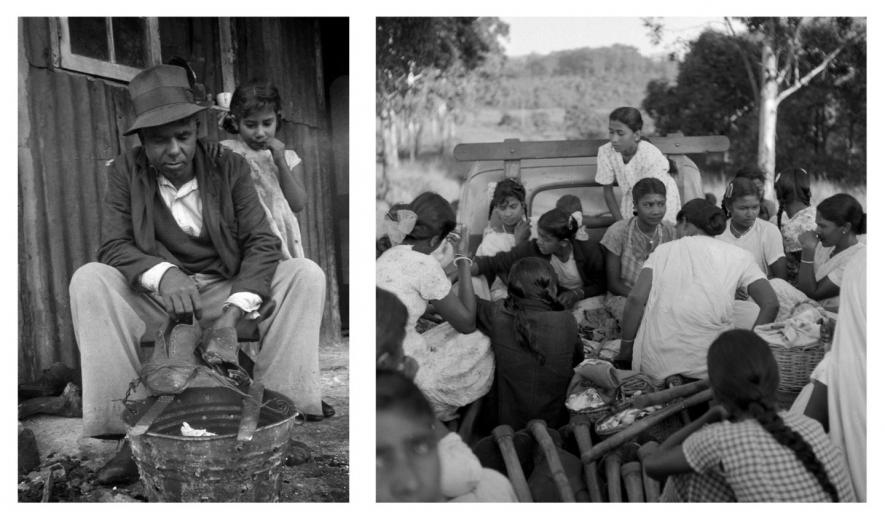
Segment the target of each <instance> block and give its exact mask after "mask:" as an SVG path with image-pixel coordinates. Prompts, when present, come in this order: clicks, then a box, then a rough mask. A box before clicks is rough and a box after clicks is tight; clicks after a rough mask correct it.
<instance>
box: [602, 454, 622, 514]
mask: <svg viewBox="0 0 885 519" xmlns="http://www.w3.org/2000/svg"><path fill="white" fill-rule="evenodd" d="M603 463H604V464H605V480H606V482H607V484H608V502H609V503H620V502H622V501H623V499H621V455H620V454H618V453H617V452H613V453H611V454H609V455H608V456H606V457H605V461H604V462H603Z"/></svg>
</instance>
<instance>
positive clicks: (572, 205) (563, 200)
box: [556, 195, 584, 214]
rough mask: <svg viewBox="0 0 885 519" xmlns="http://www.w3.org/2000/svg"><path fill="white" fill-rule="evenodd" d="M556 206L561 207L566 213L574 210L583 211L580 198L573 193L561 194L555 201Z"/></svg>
mask: <svg viewBox="0 0 885 519" xmlns="http://www.w3.org/2000/svg"><path fill="white" fill-rule="evenodd" d="M556 208H557V209H561V210H563V211H565V212H567V213H568V214H572V213H574V212H575V211H581V212H583V211H584V208H583V206H582V205H581V199H580V198H578V197H576V196H575V195H562V196H561V197H559V200H557V201H556Z"/></svg>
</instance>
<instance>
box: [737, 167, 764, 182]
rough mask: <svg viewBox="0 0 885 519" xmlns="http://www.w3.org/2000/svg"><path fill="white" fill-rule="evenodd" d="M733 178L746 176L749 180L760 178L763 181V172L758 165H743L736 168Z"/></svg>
mask: <svg viewBox="0 0 885 519" xmlns="http://www.w3.org/2000/svg"><path fill="white" fill-rule="evenodd" d="M734 178H747V179H750V180H761V181H762V182H765V172H764V171H762V170H761V169H760V168H759V166H743V167H741V168H738V170H737V171H736V172H735V174H734Z"/></svg>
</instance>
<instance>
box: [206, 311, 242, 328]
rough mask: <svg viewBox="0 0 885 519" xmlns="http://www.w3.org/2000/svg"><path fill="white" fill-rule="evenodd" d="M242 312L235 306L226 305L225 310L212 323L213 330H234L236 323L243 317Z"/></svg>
mask: <svg viewBox="0 0 885 519" xmlns="http://www.w3.org/2000/svg"><path fill="white" fill-rule="evenodd" d="M243 313H244V312H243V311H242V310H240V308H239V307H237V306H235V305H228V306H227V308H225V309H224V312H223V313H222V314H221V317H219V318H218V319H217V320H216V321H215V322H214V323H212V326H210V328H212V329H213V330H216V329H219V328H236V326H237V323H239V322H240V319H241V318H242V317H243Z"/></svg>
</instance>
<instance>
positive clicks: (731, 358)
mask: <svg viewBox="0 0 885 519" xmlns="http://www.w3.org/2000/svg"><path fill="white" fill-rule="evenodd" d="M707 371H708V373H709V375H710V386H711V387H712V390H713V396H714V398H715V399H716V401H717V402H718V404H719V405H716V406H714V407H712V408H711V409H710V410H709V411H707V412H706V413H705V414H704V415H703V416H702V417H700V418H698V419H697V420H695V421H694V422H692V423H690V424H689V425H687V426H685V427H684V428H682V429H681V430H680V431H678V432H676V433H675V434H673V435H672V436H670V437H669V438H667V440H666V441H664V443H662V444H661V446H660V447H659V448H658V450H657V451H656V452H654V453H651V454H649V456H648V457H647V458H646V459H645V470H646V472H647V473H648V475H649V476H651V477H653V478H656V479H660V480H663V479H665V478H666V477H667V476H671V477H670V479H669V480H668V482H667V484H666V485H665V487H664V492H663V494H662V496H661V500H662V501H683V502H719V501H738V502H799V501H802V502H820V501H824V502H826V501H833V502H847V501H854V500H855V495H854V491H853V489H852V486H851V481H850V480H849V477H848V471H847V470H846V467H845V460H844V458H843V456H842V453H841V452H840V451H839V450H838V449H837V448H836V447H835V446H834V445H833V444H832V442H831V441H830V439H829V438H828V437H827V434H826V433H825V432H824V430H823V428H822V427H821V426H820V424H819V423H818V422H816V421H815V420H812V419H810V418H807V417H805V416H802V415H796V414H790V413H786V412H783V411H780V410H779V409H778V405H777V400H776V398H775V391H776V390H777V386H778V380H779V375H778V367H777V362H775V360H774V355H772V353H771V349H770V348H769V347H768V344H766V343H765V341H763V340H762V338H760V337H759V336H758V335H756V334H755V333H753V332H751V331H749V330H730V331H727V332H725V333H723V334H722V335H720V336H719V337H718V338H717V339H716V340H715V341H713V343H712V344H711V345H710V351H709V354H708V357H707ZM705 425H706V427H704V426H705ZM702 427H703V428H702Z"/></svg>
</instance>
